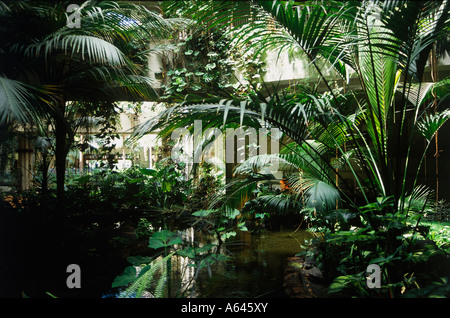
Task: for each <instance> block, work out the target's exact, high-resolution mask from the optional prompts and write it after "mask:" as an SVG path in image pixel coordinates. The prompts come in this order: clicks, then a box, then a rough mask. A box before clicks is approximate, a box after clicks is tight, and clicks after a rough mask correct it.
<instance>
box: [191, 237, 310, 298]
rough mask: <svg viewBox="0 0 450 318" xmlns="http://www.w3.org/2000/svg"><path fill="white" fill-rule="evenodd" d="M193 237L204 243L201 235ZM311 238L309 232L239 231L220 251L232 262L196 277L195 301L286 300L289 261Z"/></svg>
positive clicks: (222, 264)
mask: <svg viewBox="0 0 450 318" xmlns="http://www.w3.org/2000/svg"><path fill="white" fill-rule="evenodd" d="M199 236H200V237H199ZM194 237H195V239H196V240H200V241H201V240H202V239H204V238H202V237H201V234H198V233H195V234H194ZM311 238H312V234H311V233H310V232H306V231H293V230H291V229H289V230H280V231H276V232H272V231H268V230H265V231H263V232H261V233H259V234H251V233H250V232H240V231H238V232H237V234H236V236H234V237H232V238H229V239H228V240H227V241H226V243H224V246H223V247H222V249H221V253H225V254H226V255H228V257H229V260H228V261H227V262H221V263H216V264H213V265H212V266H211V272H210V273H208V272H207V271H203V272H202V273H201V275H199V276H198V277H197V279H196V295H195V297H201V298H203V297H211V298H222V297H225V298H235V297H248V298H257V297H272V298H274V297H275V298H280V297H286V295H285V293H284V289H283V278H284V269H285V266H286V264H287V262H286V259H287V258H288V257H292V256H294V255H295V254H297V253H298V252H300V251H301V250H302V245H303V244H304V241H305V240H307V239H311Z"/></svg>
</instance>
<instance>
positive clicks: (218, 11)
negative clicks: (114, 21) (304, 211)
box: [136, 0, 450, 295]
mask: <svg viewBox="0 0 450 318" xmlns="http://www.w3.org/2000/svg"><path fill="white" fill-rule="evenodd" d="M188 3H189V5H186V2H184V3H183V4H180V3H179V2H172V3H171V4H170V5H169V9H179V8H183V9H184V10H185V12H186V15H187V16H189V17H191V18H192V19H194V20H197V21H200V22H201V23H203V24H205V25H208V26H209V27H217V26H218V25H222V26H223V25H226V26H227V27H231V28H230V32H231V34H233V35H234V37H233V39H234V43H235V45H240V44H242V43H250V41H253V42H257V43H259V44H261V43H263V44H264V45H262V46H259V51H260V52H261V53H262V52H263V50H276V51H278V52H279V53H280V54H281V53H282V52H284V51H287V52H288V54H291V55H292V56H294V57H301V58H304V59H306V60H307V61H308V63H309V65H310V67H311V68H313V70H314V71H315V74H316V78H318V81H317V82H316V81H310V82H309V83H308V82H307V81H305V83H304V84H303V85H297V86H295V87H293V89H292V90H282V89H279V87H278V86H277V85H275V86H274V87H264V89H261V90H255V91H254V92H252V93H250V94H248V95H247V96H244V97H237V96H236V95H233V94H226V92H225V94H224V95H223V96H218V97H216V98H212V99H210V100H205V99H203V100H195V99H194V98H193V97H192V96H191V97H190V99H189V100H186V101H184V102H183V103H181V104H180V105H177V106H175V107H173V108H171V109H170V110H168V111H167V112H165V113H164V114H162V116H161V117H159V118H156V119H153V120H151V121H149V122H147V123H145V124H143V125H142V126H141V127H139V129H138V130H137V131H136V135H137V136H139V135H140V134H143V133H146V132H148V131H149V130H151V129H153V128H160V127H164V129H163V133H164V134H166V135H169V134H170V133H171V132H172V131H173V129H176V128H181V127H186V126H189V125H190V124H192V122H193V121H194V120H203V122H207V123H208V126H207V127H205V128H204V129H205V130H206V129H207V128H210V127H218V128H220V129H221V130H222V131H225V129H226V128H227V125H228V127H230V126H234V127H236V126H239V125H241V126H242V125H244V126H247V127H257V128H261V127H266V128H267V127H269V128H270V127H275V128H278V129H279V130H280V131H281V132H282V133H284V134H285V136H286V137H288V138H290V142H284V140H283V139H282V141H283V143H284V144H285V153H280V154H274V155H270V156H268V155H263V156H257V157H254V158H250V159H248V160H247V161H246V162H244V163H243V164H241V165H240V166H239V167H238V168H237V170H236V172H238V173H246V174H247V175H248V176H249V177H250V178H247V180H245V181H242V180H239V181H236V182H235V183H239V182H241V183H242V182H244V183H243V184H241V185H238V186H236V184H233V185H232V184H229V185H228V187H229V188H232V189H234V190H233V191H228V192H226V195H227V196H226V197H225V202H226V201H227V200H228V202H229V200H230V196H229V195H230V193H231V194H232V195H234V196H239V197H245V196H243V195H242V193H243V190H244V191H247V193H248V190H253V189H254V188H255V186H256V184H258V183H260V182H261V181H263V180H267V179H272V178H273V177H271V176H270V175H264V174H263V173H262V172H261V168H263V167H265V166H267V165H268V164H270V163H271V162H272V160H274V159H275V160H278V161H280V162H282V163H288V164H289V166H291V167H293V168H294V170H295V171H294V172H292V170H291V172H290V174H289V175H288V178H287V180H288V184H289V186H290V188H291V194H292V195H291V199H294V202H300V203H301V206H303V207H306V208H313V209H315V210H320V209H322V212H325V213H324V214H323V218H325V217H331V218H335V220H340V222H339V223H340V224H341V225H342V224H344V223H346V221H348V220H350V219H354V220H355V221H356V224H357V225H358V226H357V227H356V228H354V230H353V231H350V232H345V231H344V232H342V231H340V232H339V233H337V234H336V235H338V236H336V237H334V236H330V237H327V240H326V241H327V242H328V243H329V244H330V246H331V248H333V247H336V248H337V246H338V245H339V244H337V241H336V240H340V239H344V241H345V240H347V241H348V240H353V239H355V240H357V238H354V237H353V236H354V235H356V234H355V233H356V232H355V231H357V232H358V231H361V235H362V234H364V235H362V236H361V237H360V238H361V240H362V241H361V242H363V241H367V240H369V241H370V243H369V244H367V245H365V247H364V248H362V250H363V251H366V252H367V251H368V250H367V248H371V247H372V248H375V247H376V248H375V249H373V251H375V250H376V251H379V253H380V255H384V256H383V257H384V258H385V260H384V261H383V262H381V263H382V264H388V261H394V260H395V259H396V257H397V256H398V255H399V254H401V253H400V251H401V250H403V249H404V248H409V247H410V246H411V242H410V243H405V240H406V235H407V234H408V233H409V234H408V235H410V234H411V233H412V234H413V235H414V234H415V233H417V231H418V229H419V228H420V227H419V224H420V220H421V216H422V214H423V213H424V211H426V210H427V209H429V206H430V203H431V200H430V199H431V191H429V190H427V189H426V188H424V187H422V186H420V185H419V184H418V181H419V178H418V177H419V173H420V171H421V165H422V162H423V158H424V157H425V156H426V153H427V149H428V147H429V146H430V144H431V141H432V139H433V137H434V136H435V134H436V133H437V131H438V130H439V128H440V127H442V125H443V124H444V123H445V122H446V120H447V119H448V118H449V113H448V110H447V109H446V104H445V101H446V98H448V92H449V90H448V80H442V81H441V82H438V83H435V82H426V81H425V80H424V73H425V67H426V64H427V60H428V57H429V55H430V52H431V51H432V49H433V46H434V44H435V43H439V42H440V41H447V37H448V29H449V23H450V20H449V14H450V13H449V12H450V10H449V3H448V1H397V0H394V1H362V2H356V1H349V2H341V1H310V2H306V3H303V2H302V3H299V2H295V1H276V0H275V1H250V2H242V1H233V2H223V1H208V2H204V3H201V4H196V3H193V2H188ZM228 17H233V18H232V19H229V18H228ZM236 24H239V25H240V26H239V32H236V28H233V26H234V25H236ZM324 66H326V67H327V68H326V69H325V68H324ZM327 69H328V70H329V72H327ZM353 83H357V84H358V85H353ZM335 85H336V86H340V88H334V86H335ZM436 101H437V102H436ZM218 112H220V113H221V114H223V116H217V113H218ZM191 127H192V126H191ZM203 137H204V140H203V141H204V143H207V142H208V141H209V140H208V139H207V138H206V134H204V135H203ZM419 138H423V139H424V140H425V145H426V146H425V147H424V149H421V150H420V151H421V154H420V155H419V160H418V164H416V163H413V160H412V159H413V149H416V148H417V143H416V140H417V139H419ZM203 146H204V144H202V147H203ZM414 151H415V152H416V153H417V150H414ZM344 172H345V174H344ZM348 175H350V176H351V177H348ZM411 175H412V177H411ZM247 197H248V196H247ZM283 200H284V198H283ZM284 201H285V200H284ZM291 201H292V200H291ZM274 202H277V204H279V203H280V202H283V201H282V200H281V199H279V200H277V201H274ZM340 207H345V208H347V209H350V211H349V212H348V211H345V210H341V209H340ZM338 211H340V212H338ZM336 212H338V213H337V214H336ZM411 217H414V221H413V225H412V226H411V225H410V223H409V222H410V220H411ZM343 220H344V221H343ZM333 224H336V223H334V222H333ZM333 227H334V226H332V228H330V230H335V229H334V228H333ZM341 229H342V228H341ZM358 233H359V232H358ZM367 233H372V234H374V235H375V236H374V237H369V236H367V235H372V234H367ZM423 234H424V235H425V234H426V233H423ZM403 235H405V236H403ZM335 239H336V240H335ZM381 242H386V243H385V244H383V245H380V244H381ZM363 245H364V244H363ZM339 246H341V247H342V248H344V252H343V253H344V254H345V253H347V255H348V247H347V246H348V245H339ZM369 254H370V253H369ZM369 254H367V253H366V254H363V255H364V256H369ZM336 255H339V253H337V254H336ZM370 255H372V254H370ZM404 255H405V254H402V256H404ZM365 260H367V261H369V259H365ZM386 260H387V261H386ZM378 261H379V260H378ZM381 263H380V264H381ZM397 265H398V264H397ZM359 266H361V264H359ZM397 269H398V268H397ZM353 270H355V271H357V270H358V269H357V268H353ZM386 271H387V269H386ZM393 272H395V271H393ZM397 274H398V273H396V275H397ZM392 275H394V274H392ZM397 278H398V277H397ZM392 286H393V285H391V287H392ZM403 287H405V286H403ZM405 288H406V287H405ZM408 288H409V285H408ZM390 292H391V295H393V289H390Z"/></svg>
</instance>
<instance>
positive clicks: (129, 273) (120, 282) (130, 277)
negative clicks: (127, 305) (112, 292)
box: [112, 266, 137, 288]
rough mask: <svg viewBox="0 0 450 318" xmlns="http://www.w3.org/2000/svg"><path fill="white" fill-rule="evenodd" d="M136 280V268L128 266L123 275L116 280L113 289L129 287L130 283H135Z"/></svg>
mask: <svg viewBox="0 0 450 318" xmlns="http://www.w3.org/2000/svg"><path fill="white" fill-rule="evenodd" d="M136 278H137V277H136V268H135V267H134V266H128V267H126V268H125V270H124V271H123V273H122V275H119V276H117V277H116V278H115V279H114V281H113V283H112V287H113V288H114V287H119V286H125V285H128V284H129V283H132V282H134V281H135V280H136Z"/></svg>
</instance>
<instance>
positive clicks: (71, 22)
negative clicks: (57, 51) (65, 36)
mask: <svg viewBox="0 0 450 318" xmlns="http://www.w3.org/2000/svg"><path fill="white" fill-rule="evenodd" d="M66 12H67V13H71V14H69V15H68V16H67V23H66V24H67V27H68V28H70V29H73V28H77V29H79V28H81V13H80V6H79V5H77V4H69V5H68V6H67V9H66Z"/></svg>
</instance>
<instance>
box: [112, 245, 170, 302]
mask: <svg viewBox="0 0 450 318" xmlns="http://www.w3.org/2000/svg"><path fill="white" fill-rule="evenodd" d="M173 255H174V253H170V254H168V255H167V256H165V257H163V258H162V259H159V260H154V261H153V262H151V263H150V264H149V265H148V266H150V268H149V269H148V270H147V271H145V272H144V273H141V274H139V276H138V278H137V279H136V281H134V282H133V283H132V284H131V285H130V286H129V287H128V288H127V289H125V290H124V291H123V292H122V293H121V294H120V296H119V298H131V297H133V295H134V297H135V298H140V297H141V296H142V294H143V293H144V291H145V290H146V289H148V288H150V285H151V283H152V282H153V281H154V280H155V275H156V273H157V272H158V270H160V269H161V277H160V278H159V281H158V283H157V285H156V288H155V290H154V292H153V295H154V296H155V297H163V294H164V292H163V288H164V284H165V282H166V279H167V275H168V273H167V268H165V266H164V265H165V264H166V263H167V261H168V260H169V259H170V258H171V257H172V256H173Z"/></svg>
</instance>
